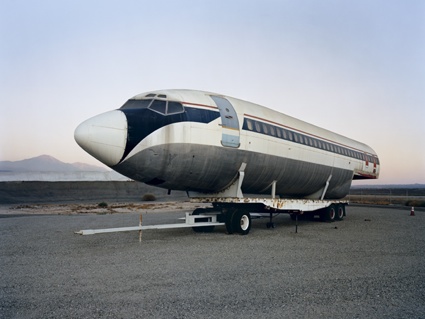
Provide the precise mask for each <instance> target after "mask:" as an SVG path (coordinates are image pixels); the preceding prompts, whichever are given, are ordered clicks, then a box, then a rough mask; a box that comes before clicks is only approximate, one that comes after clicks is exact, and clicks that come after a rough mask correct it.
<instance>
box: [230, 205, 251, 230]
mask: <svg viewBox="0 0 425 319" xmlns="http://www.w3.org/2000/svg"><path fill="white" fill-rule="evenodd" d="M232 219H233V231H234V232H236V233H239V234H241V235H246V234H248V233H249V231H250V230H251V215H250V214H249V212H246V211H243V210H236V211H235V212H234V214H233V218H232Z"/></svg>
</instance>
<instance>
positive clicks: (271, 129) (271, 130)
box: [270, 126, 276, 136]
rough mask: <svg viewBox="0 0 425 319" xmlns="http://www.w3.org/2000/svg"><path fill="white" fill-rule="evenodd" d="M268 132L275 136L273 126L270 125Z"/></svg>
mask: <svg viewBox="0 0 425 319" xmlns="http://www.w3.org/2000/svg"><path fill="white" fill-rule="evenodd" d="M270 134H271V135H272V136H276V133H275V130H274V126H270Z"/></svg>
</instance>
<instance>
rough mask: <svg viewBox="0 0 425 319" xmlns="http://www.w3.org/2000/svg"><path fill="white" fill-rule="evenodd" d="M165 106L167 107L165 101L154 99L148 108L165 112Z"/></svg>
mask: <svg viewBox="0 0 425 319" xmlns="http://www.w3.org/2000/svg"><path fill="white" fill-rule="evenodd" d="M166 107H167V101H161V100H154V101H153V103H152V104H151V106H149V109H151V110H152V111H155V112H158V113H161V114H166V112H165V111H166Z"/></svg>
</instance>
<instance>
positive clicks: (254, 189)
mask: <svg viewBox="0 0 425 319" xmlns="http://www.w3.org/2000/svg"><path fill="white" fill-rule="evenodd" d="M217 159H219V160H217ZM243 162H245V163H247V167H246V169H245V179H244V182H243V184H242V191H243V192H244V193H250V194H270V190H271V189H270V187H271V184H272V182H273V181H274V180H276V181H277V183H276V194H277V195H280V196H281V197H292V198H301V197H305V196H308V195H310V194H313V193H315V192H318V191H320V190H321V189H322V188H323V187H324V186H325V184H326V181H327V179H328V178H329V175H332V178H331V180H330V183H329V187H328V191H327V193H326V196H325V198H333V199H337V198H342V197H344V196H345V195H347V194H348V191H349V188H350V185H351V181H352V177H353V172H352V171H350V170H343V169H337V168H333V167H330V166H325V165H318V164H313V163H308V162H303V161H302V160H292V159H287V158H283V157H277V156H271V155H267V154H262V153H255V152H247V151H244V150H239V149H231V148H223V147H213V146H204V145H197V144H168V145H158V146H155V147H151V148H148V149H145V150H144V151H142V152H139V153H137V154H136V155H134V156H133V157H131V158H129V159H128V160H126V161H125V162H124V165H123V164H119V165H117V166H115V167H113V169H114V170H116V171H118V172H119V173H121V174H123V175H127V176H129V177H131V178H133V179H136V180H138V181H141V182H145V183H148V184H151V185H155V186H158V187H162V188H166V189H175V190H191V191H198V192H217V191H220V190H223V189H225V188H226V187H228V186H230V185H231V184H232V183H233V182H234V181H235V180H236V178H237V177H238V169H239V167H240V165H241V164H242V163H243ZM135 172H136V173H135Z"/></svg>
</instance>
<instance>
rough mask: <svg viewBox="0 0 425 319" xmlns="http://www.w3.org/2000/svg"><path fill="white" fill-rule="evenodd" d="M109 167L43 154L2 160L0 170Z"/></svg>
mask: <svg viewBox="0 0 425 319" xmlns="http://www.w3.org/2000/svg"><path fill="white" fill-rule="evenodd" d="M107 171H108V169H106V168H103V167H99V166H95V165H89V164H85V163H73V164H70V163H64V162H61V161H59V160H58V159H56V158H54V157H52V156H49V155H41V156H37V157H33V158H28V159H24V160H21V161H0V172H8V173H16V172H107Z"/></svg>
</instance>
